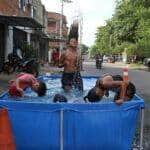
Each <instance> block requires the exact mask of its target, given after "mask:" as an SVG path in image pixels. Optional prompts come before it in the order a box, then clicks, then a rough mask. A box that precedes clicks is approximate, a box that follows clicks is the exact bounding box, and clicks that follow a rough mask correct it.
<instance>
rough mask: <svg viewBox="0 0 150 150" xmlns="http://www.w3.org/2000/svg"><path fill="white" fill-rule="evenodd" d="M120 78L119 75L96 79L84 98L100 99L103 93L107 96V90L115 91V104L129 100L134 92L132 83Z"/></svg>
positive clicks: (92, 100) (89, 99) (95, 100)
mask: <svg viewBox="0 0 150 150" xmlns="http://www.w3.org/2000/svg"><path fill="white" fill-rule="evenodd" d="M122 80H123V79H122V77H121V76H120V75H116V76H111V75H106V76H103V78H102V79H98V80H97V82H96V85H95V87H94V88H92V89H91V90H90V91H89V92H88V94H87V96H85V97H84V100H85V101H87V100H88V101H90V102H97V101H100V100H101V98H102V97H103V96H104V95H106V96H108V92H109V90H112V91H115V92H116V95H115V97H114V101H115V103H116V104H122V103H123V101H128V100H131V99H132V98H133V96H134V94H135V92H136V88H135V86H134V85H133V83H131V82H124V81H122Z"/></svg>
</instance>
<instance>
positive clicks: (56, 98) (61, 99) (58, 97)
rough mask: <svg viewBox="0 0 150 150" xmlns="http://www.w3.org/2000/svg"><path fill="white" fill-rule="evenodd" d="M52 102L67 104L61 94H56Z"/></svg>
mask: <svg viewBox="0 0 150 150" xmlns="http://www.w3.org/2000/svg"><path fill="white" fill-rule="evenodd" d="M53 102H54V103H57V102H60V103H61V102H63V103H66V102H67V98H66V97H65V96H64V95H61V94H56V95H55V96H54V98H53Z"/></svg>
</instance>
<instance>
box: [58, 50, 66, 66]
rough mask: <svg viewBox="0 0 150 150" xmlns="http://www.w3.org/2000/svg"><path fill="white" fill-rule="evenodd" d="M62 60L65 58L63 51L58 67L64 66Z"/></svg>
mask: <svg viewBox="0 0 150 150" xmlns="http://www.w3.org/2000/svg"><path fill="white" fill-rule="evenodd" d="M64 60H65V52H63V53H62V54H61V56H60V59H59V64H58V67H60V68H61V67H64Z"/></svg>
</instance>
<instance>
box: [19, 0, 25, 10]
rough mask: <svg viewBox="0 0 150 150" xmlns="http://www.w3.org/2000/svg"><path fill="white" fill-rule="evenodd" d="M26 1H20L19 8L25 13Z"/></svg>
mask: <svg viewBox="0 0 150 150" xmlns="http://www.w3.org/2000/svg"><path fill="white" fill-rule="evenodd" d="M25 5H26V0H19V8H20V9H22V10H23V11H25Z"/></svg>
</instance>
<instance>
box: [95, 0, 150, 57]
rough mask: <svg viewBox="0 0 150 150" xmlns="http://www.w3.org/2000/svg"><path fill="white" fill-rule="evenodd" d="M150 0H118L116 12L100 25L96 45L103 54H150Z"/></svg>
mask: <svg viewBox="0 0 150 150" xmlns="http://www.w3.org/2000/svg"><path fill="white" fill-rule="evenodd" d="M149 43H150V1H149V0H118V1H117V6H116V10H115V14H114V15H113V17H112V18H111V19H110V20H107V22H106V25H105V26H103V27H99V28H98V29H97V33H96V41H95V46H96V47H97V48H98V51H99V52H100V53H103V54H109V53H115V54H116V53H121V52H123V51H124V49H125V48H126V50H127V54H128V55H139V56H144V57H146V56H149V55H150V44H149Z"/></svg>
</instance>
